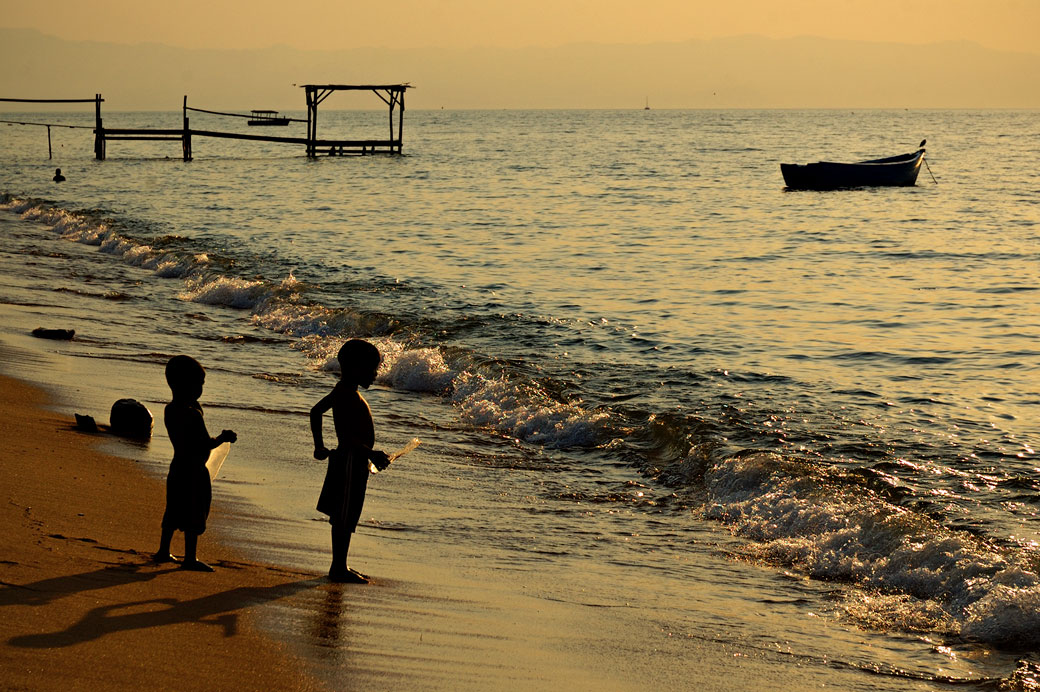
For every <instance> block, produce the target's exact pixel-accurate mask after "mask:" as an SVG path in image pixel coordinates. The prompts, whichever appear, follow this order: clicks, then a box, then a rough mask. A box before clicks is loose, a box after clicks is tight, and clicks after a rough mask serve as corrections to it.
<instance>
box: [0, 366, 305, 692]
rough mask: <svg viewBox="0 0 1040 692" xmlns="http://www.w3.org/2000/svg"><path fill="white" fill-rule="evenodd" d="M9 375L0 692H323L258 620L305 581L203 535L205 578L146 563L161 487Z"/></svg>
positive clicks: (1, 474)
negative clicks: (0, 690)
mask: <svg viewBox="0 0 1040 692" xmlns="http://www.w3.org/2000/svg"><path fill="white" fill-rule="evenodd" d="M6 350H7V349H5V351H6ZM12 369H13V368H11V367H8V368H5V370H6V371H7V372H6V373H5V374H3V375H0V431H2V433H3V437H4V441H5V457H6V458H5V460H4V463H3V464H2V465H0V479H2V486H3V488H4V490H3V495H4V497H3V500H4V502H3V505H2V508H0V527H2V530H0V553H2V555H3V558H2V559H0V582H2V589H0V594H2V596H0V604H2V606H3V612H4V617H3V619H2V624H0V637H2V639H3V655H2V661H3V664H2V667H3V670H4V686H5V688H7V689H62V690H65V689H76V688H82V687H84V686H86V685H88V684H89V685H95V686H97V687H100V688H103V689H108V690H123V689H125V690H139V689H142V688H143V689H178V690H184V689H223V688H228V687H232V686H234V687H236V688H239V689H261V688H263V689H290V690H319V689H322V685H321V684H320V683H319V682H318V681H317V680H316V679H315V678H313V677H312V676H311V675H310V674H309V673H307V672H306V664H305V662H304V661H302V660H301V659H300V658H299V657H298V656H297V655H296V654H294V653H291V652H290V651H289V649H288V647H287V646H286V645H285V644H284V643H280V642H276V641H274V640H273V639H271V638H270V637H268V636H265V635H263V634H262V633H261V632H260V631H259V627H258V625H257V623H256V613H255V611H256V610H257V609H258V607H259V606H262V604H264V603H269V602H271V601H276V600H282V599H286V598H291V597H292V595H293V594H295V593H298V592H299V591H301V590H304V589H310V588H313V586H314V584H315V583H316V578H315V577H314V576H312V575H306V574H302V573H299V572H293V571H291V570H287V569H284V568H278V567H274V566H268V565H260V564H255V563H248V562H244V561H242V560H241V559H240V558H239V557H238V556H237V555H236V554H235V552H234V551H232V550H230V549H229V548H227V547H226V546H224V545H222V544H221V543H219V542H218V541H217V540H214V538H213V536H212V535H211V536H209V537H204V540H205V555H206V557H207V559H209V560H210V561H211V562H212V563H213V564H214V565H215V566H216V567H217V571H216V572H214V573H213V574H203V575H200V574H198V573H192V572H187V571H184V570H179V569H176V566H173V567H171V566H170V565H158V564H154V563H152V562H151V560H150V558H151V553H150V551H149V548H150V547H151V546H152V544H153V543H155V542H156V541H157V540H158V538H157V536H158V533H157V531H158V516H159V514H157V512H159V513H161V508H162V506H163V504H162V503H163V498H164V489H163V485H162V483H160V482H157V481H156V479H154V478H150V477H148V476H147V475H146V474H145V473H144V472H143V471H142V470H141V469H139V468H137V467H135V465H134V463H133V462H132V461H130V460H127V459H121V458H118V457H115V456H112V455H109V454H103V453H101V452H99V451H97V449H96V447H97V444H96V443H95V441H94V440H92V439H91V438H92V437H94V436H93V435H90V434H86V433H82V432H79V431H77V430H75V428H74V423H73V422H72V421H68V420H65V419H64V418H63V417H61V416H59V415H57V414H55V413H53V412H51V411H49V410H47V409H46V408H45V407H46V406H47V404H48V403H50V401H51V399H50V397H48V395H47V394H46V393H45V392H44V391H43V390H42V389H40V388H38V387H36V386H35V385H33V384H31V383H29V382H27V381H25V380H22V379H19V378H17V377H14V376H12V375H11V374H10V370H12ZM98 437H99V439H100V436H98ZM214 509H215V511H217V512H219V508H217V507H215V508H214ZM153 529H154V530H153ZM153 534H155V535H153ZM179 545H180V543H179V541H175V546H176V547H179ZM175 552H177V551H176V550H175Z"/></svg>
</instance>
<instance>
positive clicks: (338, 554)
mask: <svg viewBox="0 0 1040 692" xmlns="http://www.w3.org/2000/svg"><path fill="white" fill-rule="evenodd" d="M351 533H352V532H351V530H350V526H349V525H347V524H342V523H340V522H336V523H334V524H332V566H331V567H330V568H329V579H330V580H332V581H335V582H344V583H347V584H367V583H368V579H367V578H366V577H365V576H364V575H362V574H361V573H359V572H356V571H355V570H352V569H350V568H348V567H347V552H348V551H349V550H350V534H351Z"/></svg>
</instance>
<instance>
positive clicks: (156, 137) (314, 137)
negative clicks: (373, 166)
mask: <svg viewBox="0 0 1040 692" xmlns="http://www.w3.org/2000/svg"><path fill="white" fill-rule="evenodd" d="M411 88H413V87H412V86H411V85H410V84H305V85H304V86H303V89H304V91H305V94H306V99H307V119H306V120H302V119H300V118H286V120H289V121H293V122H305V123H307V136H306V137H287V136H279V135H267V134H252V133H248V134H247V133H242V132H221V131H215V130H193V129H191V126H190V121H189V118H188V112H189V111H196V112H200V113H211V114H214V115H220V116H231V117H244V118H251V117H253V116H252V115H244V114H241V113H222V112H219V111H211V110H203V109H201V108H189V107H188V97H187V96H185V97H184V105H183V124H182V126H181V127H180V128H175V129H156V128H116V127H105V126H104V121H103V120H102V118H101V104H102V103H103V102H104V99H102V98H101V94H96V95H95V96H94V98H93V99H0V100H3V101H18V102H26V103H94V106H95V122H94V128H93V129H94V158H96V159H97V160H98V161H104V160H105V158H106V156H107V149H108V143H109V142H114V141H156V142H166V141H168V142H180V143H181V151H182V154H183V157H184V160H185V161H191V160H192V140H193V139H194V138H197V137H214V138H224V139H240V140H251V141H254V142H274V143H279V144H294V145H298V146H303V147H305V151H306V152H307V156H308V157H310V158H316V157H318V156H321V155H325V156H349V155H356V156H364V155H368V154H379V153H385V154H401V153H402V151H403V149H404V141H403V137H404V94H405V92H406V91H407V90H408V89H411ZM337 91H371V92H373V93H375V94H376V95H377V96H378V97H379V98H380V99H382V101H383V103H385V104H386V105H387V107H388V108H389V136H388V137H387V139H321V138H319V137H318V105H319V104H321V103H322V102H323V101H324V100H325V99H327V98H328V97H329V96H330V95H331V94H333V93H334V92H337ZM395 115H396V118H395ZM18 124H26V125H30V124H31V125H36V124H39V125H45V123H18ZM50 127H51V126H50V125H47V128H48V130H47V132H48V141H49V137H50Z"/></svg>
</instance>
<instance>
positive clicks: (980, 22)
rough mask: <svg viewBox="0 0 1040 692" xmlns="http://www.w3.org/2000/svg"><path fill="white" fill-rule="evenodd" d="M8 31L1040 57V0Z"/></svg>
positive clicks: (509, 1)
mask: <svg viewBox="0 0 1040 692" xmlns="http://www.w3.org/2000/svg"><path fill="white" fill-rule="evenodd" d="M4 4H5V5H6V7H5V8H4V10H3V12H2V13H0V26H3V27H30V28H35V29H39V30H40V31H43V32H44V33H48V34H51V35H55V36H58V37H61V38H66V39H86V40H98V41H108V42H116V43H138V42H157V43H165V44H169V45H174V46H182V47H189V48H263V47H267V46H271V45H275V44H283V45H289V46H294V47H297V48H316V49H340V48H351V47H359V46H382V47H392V46H408V47H422V46H445V47H471V46H501V47H522V46H553V45H563V44H568V43H582V42H596V43H651V42H657V41H681V40H684V39H694V38H717V37H722V36H733V35H739V34H760V35H763V36H768V37H772V38H785V37H791V36H799V35H814V36H824V37H829V38H841V39H859V40H871V41H895V42H902V43H931V42H936V41H948V40H968V41H974V42H977V43H980V44H982V45H984V46H987V47H990V48H996V49H1004V50H1012V51H1022V52H1030V53H1040V0H393V2H387V1H386V0H249V1H248V2H242V1H241V0H235V1H234V2H232V1H230V0H176V1H175V2H156V1H154V0H34V2H5V3H4Z"/></svg>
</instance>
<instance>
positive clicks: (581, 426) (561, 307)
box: [0, 110, 1040, 689]
mask: <svg viewBox="0 0 1040 692" xmlns="http://www.w3.org/2000/svg"><path fill="white" fill-rule="evenodd" d="M296 115H299V114H296ZM1038 116H1040V113H1037V112H1035V111H913V110H906V111H840V110H829V111H631V112H629V111H529V112H524V111H486V112H485V111H479V112H478V111H473V112H454V111H416V112H409V113H408V114H407V116H406V126H405V146H404V151H405V155H404V156H401V157H387V156H373V157H356V158H319V159H316V160H308V159H306V158H305V157H304V156H303V155H302V154H303V152H302V148H296V147H288V146H286V145H275V144H254V143H243V142H235V141H231V140H207V139H201V138H196V140H195V141H194V143H193V149H194V155H195V160H194V161H192V162H187V163H185V162H182V161H180V160H179V158H180V146H179V144H178V143H176V142H166V143H146V142H110V143H109V145H108V160H107V161H105V162H96V161H94V160H93V158H92V142H91V135H90V131H89V130H69V129H65V130H59V129H53V130H52V145H53V146H54V150H55V157H54V159H53V161H49V160H48V159H47V158H46V143H47V142H46V138H45V136H44V130H43V128H38V127H24V126H0V128H2V129H0V143H2V147H0V149H2V151H0V202H2V203H0V231H2V233H3V237H4V240H3V242H2V243H0V248H2V253H0V266H2V276H3V279H2V282H0V301H2V302H3V303H4V304H5V305H4V306H3V310H4V313H3V314H4V315H5V320H4V321H5V325H4V326H3V328H2V332H3V333H4V334H5V335H6V336H7V337H8V338H12V339H17V338H18V335H22V334H24V333H26V332H27V331H28V330H29V329H31V328H33V327H35V326H40V325H41V324H45V326H59V327H70V328H74V329H76V332H77V339H76V340H75V341H73V342H70V343H67V344H53V345H52V344H49V343H48V344H45V345H44V347H45V348H49V349H52V350H54V351H55V352H57V353H60V354H61V355H62V357H65V358H71V359H73V361H72V362H75V363H78V364H77V365H75V366H74V367H73V370H74V371H75V374H74V375H72V377H74V378H83V382H84V384H83V386H82V389H83V394H82V397H83V398H82V400H81V401H79V402H77V403H78V404H81V405H95V406H96V407H97V410H99V411H104V410H105V408H104V407H105V406H107V405H108V403H110V402H109V399H112V398H113V397H112V392H111V387H108V388H106V387H105V382H111V379H110V378H111V377H113V376H123V377H124V378H129V379H127V380H126V381H128V382H132V383H133V384H134V386H135V387H136V388H137V390H136V391H134V392H127V394H128V395H133V396H136V397H137V398H139V399H141V400H143V401H145V402H146V403H147V404H148V405H149V407H150V408H152V410H153V412H156V411H160V410H161V406H162V404H163V402H165V401H166V400H167V399H166V397H167V393H166V392H165V385H164V382H163V381H162V378H161V366H162V364H163V363H165V361H166V359H168V358H169V356H170V355H173V354H175V353H189V354H192V355H194V356H195V357H197V358H198V359H199V360H200V361H201V362H202V363H203V365H204V366H205V367H206V368H207V370H208V371H209V372H210V373H211V376H210V378H209V379H208V380H207V391H206V394H205V396H204V397H203V404H204V406H205V407H206V410H207V418H208V419H209V421H210V428H211V430H214V429H215V430H219V429H220V428H222V427H236V426H237V427H236V429H238V431H239V435H240V438H241V442H240V443H239V444H238V445H237V446H236V452H235V454H233V455H232V458H231V460H230V461H229V462H228V464H227V466H226V470H225V471H224V479H223V482H220V481H218V483H217V486H215V491H216V492H217V493H218V497H220V498H223V501H224V502H225V503H228V504H230V505H240V506H241V507H242V508H246V509H242V510H241V511H244V512H251V513H253V514H255V515H256V516H261V515H262V517H263V519H262V520H263V521H264V522H267V523H266V524H265V526H266V528H265V530H264V531H263V532H259V531H253V532H243V533H242V534H241V535H238V536H233V539H234V540H236V541H237V542H238V543H239V544H240V545H243V546H247V547H249V548H250V549H252V550H255V551H257V552H261V553H263V554H264V555H266V556H267V558H268V559H277V560H280V561H282V562H283V563H285V564H289V565H292V566H297V567H301V568H307V569H314V570H321V569H323V566H324V563H323V561H324V560H325V559H326V556H325V555H324V554H323V553H322V551H323V550H324V545H325V542H326V541H327V539H326V537H325V531H326V530H327V529H325V528H324V527H323V526H322V525H321V524H320V522H318V521H317V519H319V518H320V516H319V515H316V513H315V512H314V511H313V509H312V506H313V502H314V500H315V499H316V487H315V486H316V484H317V485H320V475H321V469H320V468H318V470H316V466H315V462H313V460H310V439H309V432H308V429H307V419H306V412H307V411H308V410H309V407H310V406H311V405H312V404H313V403H314V402H316V401H317V400H318V399H319V398H320V397H321V396H322V395H323V394H324V393H325V392H326V391H327V390H328V389H329V388H330V387H331V386H332V385H333V384H334V382H335V379H334V378H335V372H336V367H337V366H336V363H335V359H334V354H335V352H336V350H337V349H338V346H339V345H340V344H341V343H342V342H343V340H344V339H346V338H350V337H363V338H367V339H369V340H371V341H373V343H375V344H376V345H377V346H378V347H379V348H380V350H381V352H382V353H383V355H384V364H383V366H382V369H381V371H380V376H379V378H378V380H377V383H376V385H375V386H374V387H373V389H372V391H371V393H370V395H369V397H368V398H369V401H370V403H371V405H372V408H373V411H374V413H375V416H376V431H377V440H378V444H381V445H384V446H385V447H387V448H388V449H392V448H395V447H397V446H400V445H401V444H403V443H404V442H406V441H407V440H408V439H410V438H411V437H413V436H414V437H419V438H421V439H422V440H423V445H422V446H421V447H420V448H419V450H418V451H416V452H413V453H412V454H411V455H409V456H407V457H405V458H403V459H402V460H400V461H399V462H398V465H399V466H400V468H395V467H392V468H391V471H389V472H387V473H386V474H383V475H381V476H379V477H378V478H375V479H373V482H372V484H371V485H370V489H371V490H370V496H369V501H368V503H367V504H366V509H365V514H364V516H363V525H362V526H361V528H359V535H360V536H362V537H364V536H366V535H368V536H370V537H371V538H372V540H373V541H379V540H382V541H386V540H391V539H390V538H387V537H389V536H392V537H393V539H392V540H394V541H397V542H400V543H402V544H403V546H404V547H402V548H400V549H402V550H408V547H407V546H408V545H409V544H412V545H419V544H435V545H440V546H444V547H445V550H448V551H450V552H452V553H453V554H455V555H457V556H458V559H460V560H466V559H472V560H475V561H485V562H490V563H491V564H496V565H500V566H501V567H502V569H503V570H519V571H520V572H521V573H527V572H533V571H541V570H549V571H550V572H551V573H557V574H570V575H572V576H574V578H575V579H576V580H580V578H581V575H583V574H590V573H597V574H609V575H612V576H616V575H617V574H618V573H619V572H618V571H619V570H620V571H621V572H623V573H624V575H625V578H627V579H634V580H645V582H646V585H647V587H648V589H647V590H652V591H653V593H654V594H655V595H654V596H653V597H652V600H653V602H654V604H655V606H656V607H657V608H658V610H657V611H655V612H657V613H659V616H660V617H661V618H662V620H663V624H662V627H665V628H673V629H675V630H677V631H684V632H687V633H690V636H693V634H692V633H694V632H698V631H701V630H702V629H703V628H704V627H705V626H706V623H705V622H703V621H702V618H703V617H704V612H707V611H710V612H714V613H717V614H718V618H719V620H718V622H717V623H715V625H714V627H715V629H713V630H712V631H713V632H714V634H713V635H712V636H714V637H716V638H717V640H718V641H721V642H723V643H724V644H726V645H731V646H735V647H738V648H740V647H744V648H746V649H749V650H756V651H758V650H760V651H781V652H782V653H783V654H784V657H782V658H781V659H779V662H778V664H777V665H779V666H780V667H781V669H783V668H784V667H785V666H787V667H789V668H790V669H791V670H793V669H794V668H796V667H799V668H805V667H807V668H808V669H809V670H816V671H817V672H818V673H819V676H820V679H821V680H826V679H827V675H828V671H829V670H831V669H833V667H834V666H835V665H836V664H835V663H834V662H835V661H839V662H841V665H842V666H845V667H846V668H848V669H849V670H852V671H855V672H856V673H855V674H856V675H859V676H860V677H859V678H854V679H855V680H856V681H857V682H856V683H855V685H856V686H857V688H862V689H898V688H899V687H900V686H904V685H909V684H911V681H912V684H914V685H918V686H921V688H922V689H933V688H935V689H938V688H941V687H943V685H944V684H946V683H948V682H951V681H967V682H966V683H965V684H967V685H968V687H969V688H975V687H978V688H979V689H990V687H988V685H992V684H993V681H995V680H998V679H1002V678H1003V679H1008V676H1010V675H1011V674H1012V671H1014V670H1015V669H1016V666H1019V670H1018V674H1017V677H1016V678H1015V681H1014V682H1013V683H1012V684H1016V685H1021V686H1022V687H1020V688H1021V689H1032V688H1029V687H1026V686H1025V685H1027V684H1028V681H1029V680H1030V679H1035V669H1031V668H1029V666H1031V665H1033V664H1031V663H1028V662H1029V661H1038V660H1040V659H1038V658H1037V651H1038V649H1040V576H1038V575H1040V571H1038V570H1040V544H1038V541H1040V524H1038V522H1037V511H1038V509H1040V469H1038V468H1037V466H1038V455H1037V452H1036V449H1037V447H1038V445H1040V345H1038V344H1040V269H1038V267H1040V169H1038V167H1037V165H1036V162H1037V161H1038V160H1040V118H1038ZM5 118H7V119H13V120H28V119H32V120H35V121H37V122H54V123H69V124H82V125H90V124H91V122H92V121H91V116H90V114H83V113H79V114H65V113H48V114H7V115H6V116H5ZM179 118H180V114H179V113H126V114H119V113H116V114H108V115H106V125H107V126H109V127H145V126H148V127H177V126H179ZM322 118H323V119H322V133H323V134H328V135H330V136H331V135H332V133H343V134H345V135H349V136H353V135H355V134H356V135H359V136H381V134H382V128H383V127H384V126H385V123H384V119H385V113H367V112H330V113H328V114H323V116H322ZM192 124H193V126H194V127H198V128H200V129H228V128H229V127H237V125H234V124H233V125H228V124H227V123H224V122H217V121H216V120H215V117H214V116H206V115H197V116H196V117H194V118H193V120H192ZM299 128H300V129H301V130H302V125H301V126H299ZM240 129H242V130H243V131H245V130H246V128H240ZM279 134H281V132H280V133H279ZM291 134H299V133H297V132H295V131H292V132H291ZM925 137H927V139H928V144H927V149H928V158H927V160H928V162H929V168H928V169H925V170H922V174H921V177H920V178H919V179H918V182H917V186H916V187H912V188H887V189H886V188H877V189H862V190H843V191H834V192H824V193H820V192H795V191H787V190H785V189H784V186H783V180H782V178H781V176H780V170H779V165H778V164H779V163H780V162H781V161H784V162H795V163H805V162H810V161H815V160H819V159H821V158H828V159H832V160H860V159H865V158H874V157H878V156H887V155H893V154H898V153H903V152H906V151H912V150H914V149H916V145H917V143H918V142H919V141H920V140H921V139H922V138H925ZM166 157H169V159H167V158H166ZM58 166H60V167H61V168H62V171H63V173H64V174H65V176H66V177H67V181H66V182H64V183H62V184H61V185H60V186H59V185H55V184H54V183H52V182H51V180H50V178H51V175H53V169H54V168H55V167H58ZM67 376H69V373H67V372H66V373H64V374H60V377H67ZM60 377H56V378H55V379H60ZM67 384H68V382H67V381H66V385H67ZM101 418H104V415H102V416H101ZM160 428H161V426H159V427H158V428H157V429H156V438H155V440H153V443H152V445H151V446H150V447H148V448H147V449H144V450H141V451H139V452H138V454H139V455H141V456H142V457H144V458H145V459H146V460H147V461H148V462H149V463H150V464H151V465H152V468H154V470H155V472H156V473H162V470H163V467H164V466H163V465H164V463H166V461H167V460H168V459H169V455H168V449H169V447H168V442H166V441H165V438H164V435H165V431H163V430H161V429H160ZM243 432H245V433H246V434H243ZM318 467H320V464H319V465H318ZM316 475H317V476H318V478H317V480H315V477H316ZM250 508H251V509H250ZM258 521H260V519H258ZM395 549H396V548H395ZM720 579H721V580H722V581H723V582H724V587H723V586H719V587H718V588H716V589H713V590H712V595H711V596H710V598H709V601H710V604H709V605H705V602H704V599H705V598H708V597H706V596H704V594H703V592H702V591H697V590H695V589H693V587H692V584H694V583H697V584H703V583H712V582H713V580H720ZM604 583H605V584H606V583H610V580H604ZM639 583H643V582H642V581H640V582H639ZM560 588H566V587H560ZM602 588H604V589H607V591H609V588H608V587H606V586H603V587H602ZM599 595H600V596H603V597H606V594H605V593H600V594H599ZM614 595H617V594H614ZM618 597H619V598H620V596H618ZM648 598H650V597H648ZM694 613H696V614H697V616H696V617H694ZM733 613H741V614H742V615H739V616H735V615H733ZM758 615H768V616H769V618H768V620H767V622H768V623H769V624H768V625H766V626H763V624H762V622H763V621H762V620H760V619H756V617H755V616H758ZM699 618H701V619H700V620H699ZM721 622H725V623H726V624H725V626H722V625H719V623H721ZM1019 659H1022V660H1024V661H1026V663H1022V664H1018V663H1016V661H1018V660H1019ZM1022 666H1024V667H1022ZM782 674H783V673H779V674H778V675H782ZM1030 676H1032V678H1031V677H1030ZM1023 680H1025V681H1026V682H1023ZM904 688H905V687H904Z"/></svg>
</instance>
